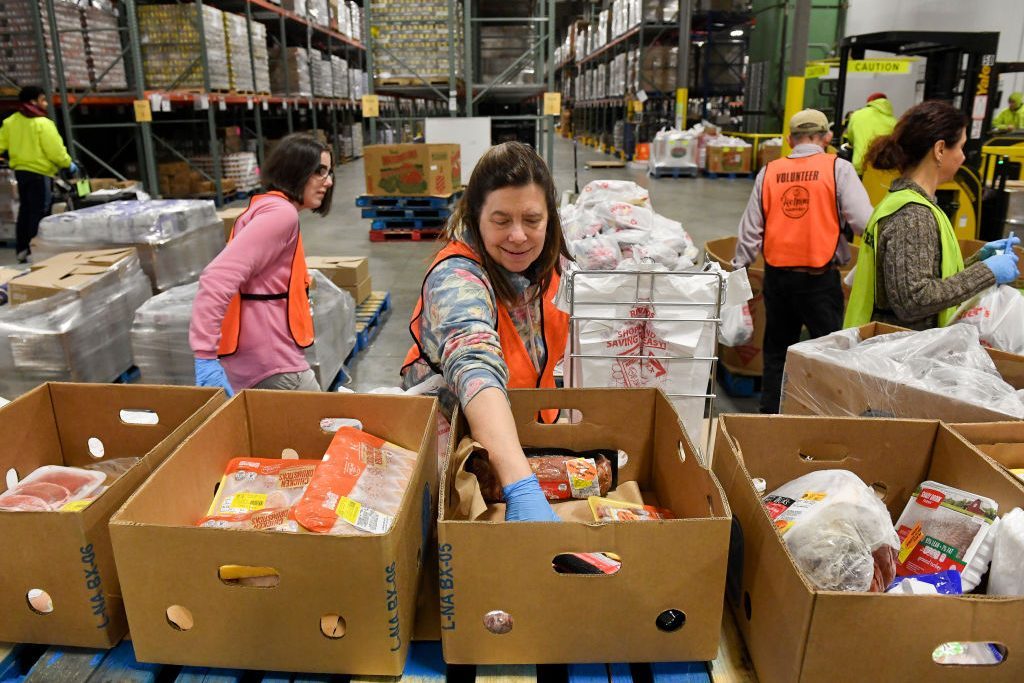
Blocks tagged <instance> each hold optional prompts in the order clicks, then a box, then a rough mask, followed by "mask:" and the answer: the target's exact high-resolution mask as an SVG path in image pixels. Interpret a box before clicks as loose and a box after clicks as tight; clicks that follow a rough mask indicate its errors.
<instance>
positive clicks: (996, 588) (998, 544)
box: [988, 508, 1024, 595]
mask: <svg viewBox="0 0 1024 683" xmlns="http://www.w3.org/2000/svg"><path fill="white" fill-rule="evenodd" d="M992 532H993V533H994V534H995V539H994V542H993V548H992V565H991V567H990V568H989V573H988V594H989V595H1024V570H1022V569H1021V567H1024V510H1021V509H1020V508H1013V509H1012V510H1010V511H1009V512H1007V513H1006V514H1005V515H1003V516H1002V518H1001V519H1000V520H999V524H998V525H997V527H996V528H995V529H993V530H992Z"/></svg>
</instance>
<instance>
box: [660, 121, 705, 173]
mask: <svg viewBox="0 0 1024 683" xmlns="http://www.w3.org/2000/svg"><path fill="white" fill-rule="evenodd" d="M699 136H700V133H699V132H696V131H694V130H686V131H682V130H676V129H674V128H672V129H668V128H663V129H662V130H660V131H658V132H657V133H655V134H654V140H653V141H652V142H651V153H650V156H649V157H648V162H647V170H648V173H650V174H652V175H654V174H657V173H659V172H662V171H666V170H674V169H679V170H681V171H686V172H689V173H697V170H698V169H699V168H700V156H699V143H698V138H699Z"/></svg>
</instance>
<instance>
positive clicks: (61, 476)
mask: <svg viewBox="0 0 1024 683" xmlns="http://www.w3.org/2000/svg"><path fill="white" fill-rule="evenodd" d="M105 479H106V475H104V474H101V473H99V472H90V471H88V470H84V469H81V468H79V467H64V466H62V465H44V466H43V467H40V468H38V469H36V470H35V471H33V472H32V473H31V474H29V475H28V476H27V477H25V478H24V479H22V480H21V481H20V482H18V483H17V484H16V485H15V486H14V487H12V488H11V489H10V490H8V491H6V492H4V493H3V494H0V510H8V511H14V512H47V511H49V512H52V511H55V510H62V509H65V508H66V506H68V505H70V504H72V503H75V502H77V501H81V500H83V499H86V498H88V497H89V496H90V495H91V494H93V493H94V492H95V491H96V490H97V489H99V488H100V486H102V485H103V482H104V480H105ZM68 509H77V508H68Z"/></svg>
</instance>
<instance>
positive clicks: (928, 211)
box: [845, 100, 1020, 330]
mask: <svg viewBox="0 0 1024 683" xmlns="http://www.w3.org/2000/svg"><path fill="white" fill-rule="evenodd" d="M966 126H967V118H966V117H965V116H964V114H963V113H961V112H960V111H959V110H958V109H956V108H955V107H953V106H951V105H950V104H947V103H946V102H940V101H937V100H933V101H928V102H922V103H921V104H918V105H915V106H913V107H911V108H910V109H908V110H907V112H906V113H905V114H903V116H902V117H901V118H900V120H899V123H897V124H896V130H894V131H893V133H892V135H889V136H887V137H884V138H880V139H879V140H877V141H875V144H874V145H873V146H872V147H871V150H870V151H869V152H868V158H867V159H868V163H869V164H871V165H873V166H874V167H875V168H878V169H880V170H883V171H884V170H892V169H896V170H898V171H899V172H900V177H899V178H897V179H896V180H894V181H893V183H892V185H891V186H890V187H889V193H888V194H887V195H886V196H885V198H884V199H883V200H882V201H881V202H879V204H878V206H877V207H875V211H874V213H873V214H872V215H871V219H870V221H869V222H868V226H867V228H866V230H865V231H864V242H863V243H862V244H861V247H860V252H859V253H858V257H857V273H856V275H855V278H854V282H853V292H852V293H851V294H850V303H849V305H848V306H847V309H846V320H845V325H846V327H854V326H858V325H863V324H865V323H868V322H871V321H872V320H878V321H880V322H886V323H892V324H894V325H899V326H901V327H908V328H910V329H912V330H926V329H929V328H932V327H938V326H943V325H946V324H948V323H949V322H951V321H952V319H953V314H954V313H955V312H956V309H957V307H958V306H959V305H960V304H961V303H963V302H964V301H967V300H968V299H970V298H971V297H973V296H974V295H975V294H978V293H980V292H981V291H983V290H985V289H987V288H988V287H991V286H992V285H994V284H997V283H998V284H1009V283H1011V282H1013V281H1014V280H1016V279H1017V277H1018V273H1017V256H1016V254H1014V253H1013V249H1009V250H1008V251H1009V253H1006V254H1003V253H1002V251H1003V250H1004V249H1006V248H1007V246H1012V244H1011V245H1007V240H1005V239H1002V240H996V241H995V242H989V243H988V244H986V245H985V246H984V247H982V248H981V249H980V250H979V251H978V252H977V253H976V254H975V255H974V256H972V257H971V258H969V259H968V260H967V261H966V263H965V262H964V259H963V256H962V254H961V253H960V245H959V243H958V242H957V238H956V233H955V232H954V231H953V226H952V224H951V223H950V222H949V217H948V216H946V213H945V212H944V211H943V210H942V209H940V208H939V206H938V205H937V204H936V203H935V191H936V188H938V186H939V185H942V184H943V183H946V182H949V181H950V180H952V179H953V176H954V175H955V174H956V171H957V169H958V168H960V165H961V164H963V163H964V151H963V148H964V143H965V142H966V141H967V128H966ZM1019 241H1020V240H1019V239H1018V238H1016V237H1014V238H1013V244H1016V243H1018V242H1019Z"/></svg>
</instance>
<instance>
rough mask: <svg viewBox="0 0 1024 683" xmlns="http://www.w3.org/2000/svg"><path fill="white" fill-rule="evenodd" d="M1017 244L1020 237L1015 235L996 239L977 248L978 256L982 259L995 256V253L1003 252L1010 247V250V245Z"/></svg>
mask: <svg viewBox="0 0 1024 683" xmlns="http://www.w3.org/2000/svg"><path fill="white" fill-rule="evenodd" d="M1007 242H1009V243H1010V244H1007ZM1018 244H1020V238H1019V237H1017V236H1016V235H1014V236H1012V237H1007V238H1004V239H1001V240H996V241H995V242H989V243H988V244H986V245H985V246H983V247H982V248H981V249H979V250H978V258H979V259H981V260H982V261H984V260H986V259H987V258H988V257H990V256H995V255H996V254H1001V253H1003V251H1005V250H1007V249H1010V250H1011V251H1012V247H1013V246H1015V245H1018Z"/></svg>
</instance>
